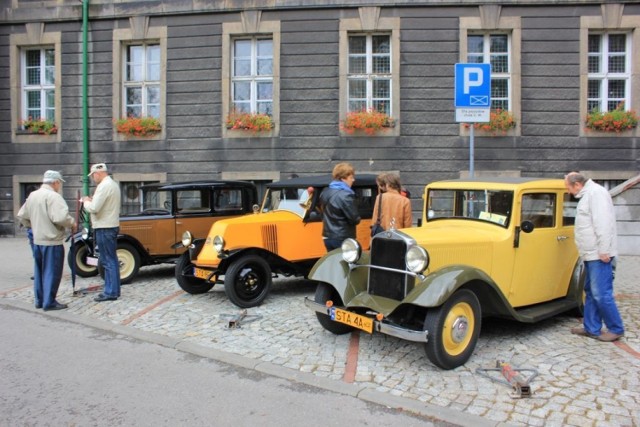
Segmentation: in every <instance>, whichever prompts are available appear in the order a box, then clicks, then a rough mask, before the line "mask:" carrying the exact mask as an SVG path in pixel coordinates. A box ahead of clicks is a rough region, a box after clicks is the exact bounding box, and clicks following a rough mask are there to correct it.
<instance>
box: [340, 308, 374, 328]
mask: <svg viewBox="0 0 640 427" xmlns="http://www.w3.org/2000/svg"><path fill="white" fill-rule="evenodd" d="M331 320H334V321H336V322H340V323H344V324H345V325H349V326H353V327H354V328H358V329H361V330H363V331H365V332H369V333H372V332H373V319H370V318H368V317H365V316H361V315H359V314H355V313H352V312H350V311H346V310H341V309H339V308H336V307H331Z"/></svg>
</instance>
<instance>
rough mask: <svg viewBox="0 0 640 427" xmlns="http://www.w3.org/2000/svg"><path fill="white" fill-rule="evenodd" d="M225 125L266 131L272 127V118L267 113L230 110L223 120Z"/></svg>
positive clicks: (233, 127) (237, 128)
mask: <svg viewBox="0 0 640 427" xmlns="http://www.w3.org/2000/svg"><path fill="white" fill-rule="evenodd" d="M225 126H226V127H227V129H236V130H248V131H252V132H268V131H270V130H271V129H273V120H272V119H271V116H270V115H268V114H258V113H246V112H243V111H237V110H232V111H231V112H230V113H229V115H228V116H227V119H226V120H225Z"/></svg>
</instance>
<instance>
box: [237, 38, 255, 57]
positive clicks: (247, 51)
mask: <svg viewBox="0 0 640 427" xmlns="http://www.w3.org/2000/svg"><path fill="white" fill-rule="evenodd" d="M233 55H234V56H235V57H236V58H241V57H245V58H251V40H236V41H235V42H234V49H233Z"/></svg>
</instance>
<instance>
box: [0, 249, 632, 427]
mask: <svg viewBox="0 0 640 427" xmlns="http://www.w3.org/2000/svg"><path fill="white" fill-rule="evenodd" d="M3 240H5V241H6V240H14V241H16V242H17V241H18V239H0V242H1V241H3ZM19 242H20V243H19V244H20V245H22V244H24V242H23V241H22V240H19ZM8 246H9V245H8V244H6V242H4V243H0V256H1V255H2V253H3V251H4V250H7V249H6V247H8ZM25 271H29V269H28V267H27V270H25ZM14 275H15V272H14ZM639 277H640V257H620V259H619V262H618V272H617V276H616V282H615V291H616V300H617V302H618V305H619V308H620V310H621V313H622V317H623V320H624V322H625V328H626V334H625V337H624V338H623V339H622V340H620V341H618V342H616V343H602V342H599V341H597V340H593V339H588V338H582V337H578V336H575V335H571V334H570V333H569V328H571V327H573V326H577V325H579V319H578V318H575V317H571V316H568V315H563V316H558V317H556V318H553V319H550V320H547V321H544V322H542V323H538V324H534V325H529V324H520V323H516V322H511V321H504V320H492V319H487V320H485V321H484V322H483V327H482V332H481V334H480V339H479V342H478V346H477V347H476V350H475V352H474V354H473V356H472V357H471V359H470V361H469V362H467V364H466V365H465V366H462V367H459V368H457V369H454V370H451V371H442V370H439V369H437V368H435V367H434V366H433V365H431V364H430V363H429V361H428V359H427V358H426V355H425V354H424V350H423V348H422V346H421V345H419V344H417V343H410V342H407V341H402V340H400V339H396V338H393V337H388V336H384V335H368V334H366V333H362V334H358V333H354V334H351V335H342V336H335V335H333V334H331V333H329V332H327V331H325V330H324V329H322V327H321V326H320V325H319V323H318V322H317V320H316V317H315V315H314V314H313V313H312V312H311V311H310V310H309V309H306V308H305V307H304V305H303V300H304V297H312V296H313V293H314V290H315V288H314V285H313V284H312V283H310V282H308V281H304V280H301V279H291V278H288V279H285V278H282V279H277V280H275V281H274V286H273V289H272V292H271V294H270V296H269V297H268V298H267V300H266V301H265V302H264V303H263V305H261V306H260V307H256V308H252V309H249V310H248V312H247V317H246V318H245V319H243V320H242V322H241V327H240V328H229V327H228V326H229V320H230V319H232V317H233V316H234V315H237V314H239V312H240V310H239V309H238V308H237V307H236V306H234V305H233V304H231V303H230V302H229V301H228V299H227V298H226V296H225V293H224V289H223V287H222V286H220V285H216V286H215V287H214V288H213V290H212V291H210V292H209V293H206V294H203V295H190V294H187V293H184V292H182V291H181V290H180V288H179V286H178V285H177V283H176V281H175V279H174V278H173V268H172V266H168V265H164V266H155V267H148V268H143V269H142V270H141V272H140V275H139V277H138V278H137V279H136V281H135V282H134V283H133V284H131V285H125V286H123V289H122V298H121V299H119V300H118V301H114V302H107V303H96V302H94V301H93V295H94V294H95V292H97V291H98V289H99V285H101V283H102V282H101V280H99V279H98V278H90V279H80V278H79V279H78V281H77V283H76V288H77V289H81V288H88V289H89V290H90V291H89V293H88V294H87V295H86V296H84V297H74V296H72V292H71V285H70V277H69V274H68V273H66V274H65V277H64V278H63V284H62V286H61V291H60V292H59V300H60V301H61V302H65V303H68V304H69V309H68V310H64V311H62V312H48V313H47V315H53V316H56V315H64V316H66V317H65V318H74V319H76V320H77V321H80V322H86V321H88V319H94V320H96V321H106V322H108V323H109V324H114V325H118V327H119V329H118V330H119V331H121V332H123V331H124V332H123V333H130V334H132V335H133V336H136V334H138V335H140V336H144V337H150V336H153V337H158V341H159V342H162V339H165V340H166V343H165V344H166V345H173V346H174V347H176V348H181V349H183V350H184V349H187V348H188V349H199V350H195V351H199V352H206V350H208V349H209V350H212V351H215V352H216V353H215V354H218V355H224V357H223V358H224V359H225V361H229V362H231V363H237V364H243V365H250V366H254V367H255V366H262V367H264V366H269V367H270V368H269V369H271V370H273V371H274V372H276V371H277V372H278V373H277V374H278V375H281V376H288V377H290V378H293V379H295V378H306V381H310V382H311V383H316V382H317V383H322V384H324V386H325V387H327V388H331V389H334V390H336V391H340V390H341V389H342V387H344V386H345V384H348V383H349V384H351V387H355V389H352V390H356V392H355V393H356V394H362V395H363V396H365V395H366V396H368V397H367V399H370V400H372V401H376V402H377V403H382V404H386V405H388V406H391V407H399V408H403V409H405V410H409V411H414V412H417V413H420V414H423V415H427V416H430V417H431V418H436V419H441V420H444V421H446V422H450V423H455V424H461V425H474V426H477V425H514V426H525V425H526V426H529V425H531V426H581V427H587V426H598V427H600V426H640V375H639V374H640V337H639V334H638V331H639V330H640V289H639V286H638V285H639V283H638V278H639ZM11 280H13V282H12V283H11V285H12V286H9V287H8V286H7V283H4V284H3V287H2V289H5V290H0V304H9V305H14V306H20V307H23V308H27V307H30V306H32V304H33V296H32V290H31V282H30V280H29V277H28V273H25V274H24V277H23V278H20V279H16V278H12V279H11ZM28 309H31V308H28ZM167 343H168V344H167ZM178 343H179V344H178ZM180 346H181V347H180ZM221 357H222V356H221ZM498 360H501V361H505V362H507V363H509V364H510V365H511V366H512V367H514V368H522V369H525V368H527V369H532V370H535V371H536V372H537V376H535V378H533V379H532V380H531V390H532V392H533V395H532V397H525V398H520V399H517V398H513V397H512V389H511V387H509V386H508V385H507V384H504V383H500V382H498V381H492V380H491V379H489V378H487V377H485V376H482V375H480V374H478V373H477V372H476V369H478V368H495V366H496V362H497V361H498ZM263 369H264V368H263ZM490 373H492V372H490ZM531 373H533V371H523V373H522V375H523V376H525V377H526V376H528V375H530V374H531ZM496 374H497V375H493V377H494V378H495V379H496V380H503V378H502V377H501V376H500V374H499V373H496ZM309 378H311V379H310V380H309Z"/></svg>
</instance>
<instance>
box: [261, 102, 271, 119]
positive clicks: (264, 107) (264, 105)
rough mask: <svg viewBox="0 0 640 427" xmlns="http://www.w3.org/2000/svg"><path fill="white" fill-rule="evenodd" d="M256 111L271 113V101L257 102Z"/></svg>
mask: <svg viewBox="0 0 640 427" xmlns="http://www.w3.org/2000/svg"><path fill="white" fill-rule="evenodd" d="M258 113H259V114H267V115H269V116H271V115H273V103H271V102H258Z"/></svg>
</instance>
